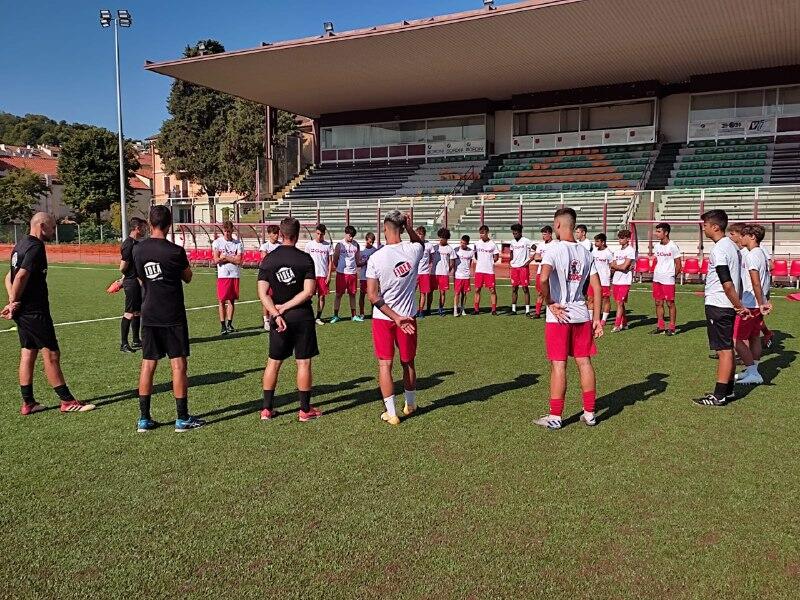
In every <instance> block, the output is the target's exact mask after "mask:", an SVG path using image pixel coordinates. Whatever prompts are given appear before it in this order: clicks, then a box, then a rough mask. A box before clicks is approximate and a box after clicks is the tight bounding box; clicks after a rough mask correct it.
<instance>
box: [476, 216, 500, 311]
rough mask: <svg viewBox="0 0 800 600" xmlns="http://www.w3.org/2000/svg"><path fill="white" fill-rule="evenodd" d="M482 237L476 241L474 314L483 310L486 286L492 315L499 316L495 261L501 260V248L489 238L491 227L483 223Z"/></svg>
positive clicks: (479, 230) (480, 233)
mask: <svg viewBox="0 0 800 600" xmlns="http://www.w3.org/2000/svg"><path fill="white" fill-rule="evenodd" d="M478 234H479V235H480V239H479V240H478V241H477V242H475V301H474V303H473V304H474V309H475V312H474V313H473V314H476V315H477V314H480V312H481V290H482V289H483V288H484V287H486V288H487V289H488V290H489V296H490V300H491V303H492V315H493V316H495V317H496V316H497V290H496V289H495V278H494V263H496V262H497V261H498V260H500V250H498V249H497V244H495V243H494V242H493V241H492V240H491V239H489V228H488V227H487V226H486V225H481V226H480V228H479V229H478Z"/></svg>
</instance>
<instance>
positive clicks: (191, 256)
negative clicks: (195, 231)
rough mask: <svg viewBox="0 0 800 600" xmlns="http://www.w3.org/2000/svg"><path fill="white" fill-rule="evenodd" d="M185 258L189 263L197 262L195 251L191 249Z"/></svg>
mask: <svg viewBox="0 0 800 600" xmlns="http://www.w3.org/2000/svg"><path fill="white" fill-rule="evenodd" d="M186 258H188V259H189V262H190V263H194V262H197V249H196V248H192V249H191V250H189V252H187V253H186Z"/></svg>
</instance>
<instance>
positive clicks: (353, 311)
mask: <svg viewBox="0 0 800 600" xmlns="http://www.w3.org/2000/svg"><path fill="white" fill-rule="evenodd" d="M355 316H356V309H355V308H351V309H350V318H353V317H355Z"/></svg>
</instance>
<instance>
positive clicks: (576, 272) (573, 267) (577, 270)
mask: <svg viewBox="0 0 800 600" xmlns="http://www.w3.org/2000/svg"><path fill="white" fill-rule="evenodd" d="M569 280H570V281H580V280H581V261H579V260H578V259H573V260H572V261H571V262H570V263H569Z"/></svg>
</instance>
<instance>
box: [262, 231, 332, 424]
mask: <svg viewBox="0 0 800 600" xmlns="http://www.w3.org/2000/svg"><path fill="white" fill-rule="evenodd" d="M280 227H281V234H282V235H283V244H282V245H281V246H279V247H278V248H277V249H275V250H273V251H272V252H270V253H269V254H268V255H267V256H266V258H264V260H262V261H261V265H260V266H259V269H258V297H259V299H260V300H261V304H262V305H263V306H264V309H265V310H266V312H267V314H268V315H269V316H270V319H272V323H271V326H270V330H269V360H268V361H267V366H266V368H265V369H264V378H263V382H262V383H263V393H264V396H263V406H262V410H261V418H262V419H264V420H268V419H271V418H273V417H274V416H275V415H276V414H277V413H276V412H275V411H274V410H273V408H272V402H273V399H274V397H275V386H276V385H277V383H278V373H279V372H280V369H281V365H282V364H283V361H284V360H286V359H287V358H289V357H290V356H291V355H292V354H294V357H295V360H296V362H297V395H298V398H299V400H300V412H299V413H298V418H299V420H300V421H302V422H305V421H310V420H311V419H316V418H317V417H319V416H320V415H321V414H322V412H321V411H320V410H319V409H317V408H315V407H313V406H311V359H312V358H313V357H314V356H317V355H318V354H319V348H318V346H317V330H316V328H315V324H314V311H313V309H312V307H311V298H312V296H313V295H314V290H315V289H316V278H315V275H316V274H315V271H314V261H313V260H312V258H311V256H310V255H308V254H306V253H305V252H301V251H300V250H298V249H297V248H296V245H297V238H298V237H299V235H300V221H298V220H297V219H293V218H291V217H290V218H286V219H284V220H283V221H281V225H280ZM270 290H271V291H272V294H271V295H270Z"/></svg>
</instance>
